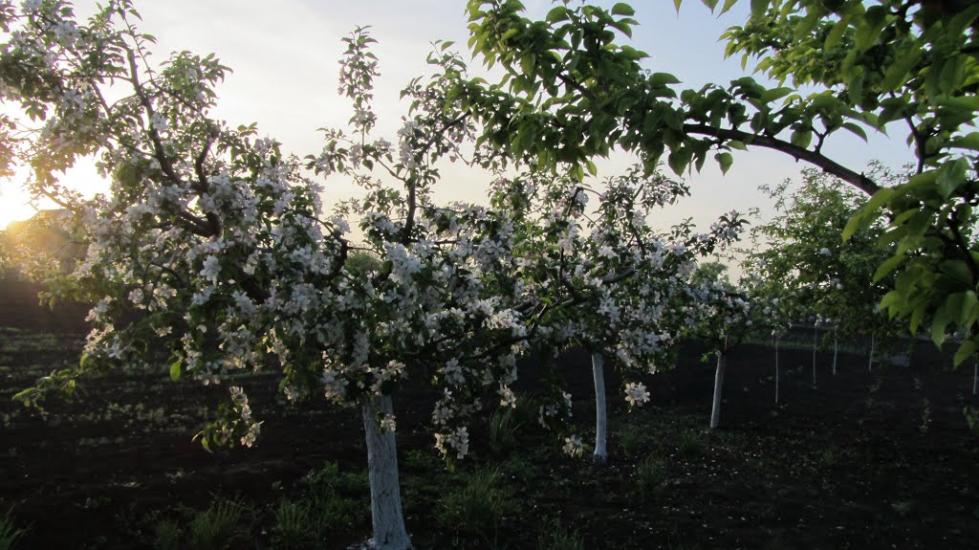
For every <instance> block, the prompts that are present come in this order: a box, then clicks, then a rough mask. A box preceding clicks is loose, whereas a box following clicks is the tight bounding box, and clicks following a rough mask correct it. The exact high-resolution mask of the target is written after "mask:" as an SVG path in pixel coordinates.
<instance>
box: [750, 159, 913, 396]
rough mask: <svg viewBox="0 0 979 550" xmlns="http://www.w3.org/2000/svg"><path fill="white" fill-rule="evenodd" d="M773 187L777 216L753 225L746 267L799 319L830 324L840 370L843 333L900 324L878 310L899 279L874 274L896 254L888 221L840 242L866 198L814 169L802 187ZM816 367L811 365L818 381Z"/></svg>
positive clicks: (804, 177) (889, 329) (892, 329)
mask: <svg viewBox="0 0 979 550" xmlns="http://www.w3.org/2000/svg"><path fill="white" fill-rule="evenodd" d="M767 190H768V192H769V194H770V196H771V197H772V199H773V200H774V203H775V209H776V212H775V216H774V217H773V218H772V219H771V220H770V221H768V222H767V223H765V224H762V225H759V226H756V227H755V228H754V236H755V237H756V242H757V247H756V249H755V251H753V252H751V253H750V254H749V255H748V256H747V257H746V259H745V268H746V270H747V271H748V272H749V273H751V275H752V276H753V277H754V278H755V279H757V280H759V281H763V282H762V283H761V284H762V285H763V286H764V287H765V288H770V289H773V290H774V289H777V291H778V292H779V293H780V294H781V295H783V296H791V297H792V298H793V300H792V302H793V303H794V304H795V305H796V307H795V308H793V309H794V312H793V313H794V316H795V320H796V321H802V320H804V319H808V320H813V319H820V320H822V321H823V324H824V325H825V327H826V328H829V329H830V333H831V334H832V338H833V340H834V364H833V372H834V373H835V370H836V367H835V363H836V357H835V346H836V338H837V333H838V332H842V334H843V335H844V336H845V337H850V338H852V337H853V336H856V335H859V334H870V335H878V333H881V332H884V333H887V334H890V335H894V334H896V332H897V327H896V326H895V324H894V323H892V322H889V321H888V319H887V318H886V316H885V315H881V314H880V313H879V312H878V311H877V304H879V303H880V300H881V298H883V296H884V294H885V293H886V292H887V288H888V286H889V285H892V284H893V281H892V280H889V279H888V280H876V279H875V272H876V271H877V268H878V266H880V265H881V263H883V262H884V261H885V260H886V259H887V258H888V257H889V256H890V254H891V252H890V251H889V250H888V249H887V248H886V247H883V246H881V244H880V240H881V235H882V234H883V232H884V224H883V223H876V224H872V225H868V226H866V227H864V228H862V229H861V230H860V231H858V232H856V233H854V235H853V236H851V237H850V239H849V240H847V241H845V242H844V241H843V240H841V239H840V234H841V233H842V231H843V230H844V228H845V227H846V225H847V223H848V222H849V220H850V219H851V218H852V217H853V216H854V215H855V213H856V212H857V211H858V209H859V208H860V207H861V206H862V205H863V204H864V203H865V202H866V199H865V197H863V196H861V195H860V194H858V193H857V192H855V191H852V190H851V189H849V188H847V187H846V186H845V184H843V183H842V182H840V181H839V180H836V179H835V178H832V177H831V176H828V175H826V174H824V173H820V172H817V171H815V170H812V169H806V170H803V172H802V181H801V185H800V186H799V187H797V188H794V187H793V185H792V182H791V181H785V182H783V183H782V184H780V185H777V186H774V187H768V188H767ZM814 344H815V343H814ZM813 353H814V354H815V347H814V350H813ZM814 357H815V355H814ZM815 369H816V366H815V364H813V384H815V377H816V375H815Z"/></svg>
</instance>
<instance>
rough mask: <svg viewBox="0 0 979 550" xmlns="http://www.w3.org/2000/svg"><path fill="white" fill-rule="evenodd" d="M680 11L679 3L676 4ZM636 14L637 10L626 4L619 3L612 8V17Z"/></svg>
mask: <svg viewBox="0 0 979 550" xmlns="http://www.w3.org/2000/svg"><path fill="white" fill-rule="evenodd" d="M674 4H676V5H677V9H679V2H674ZM635 14H636V10H634V9H632V6H630V5H629V4H626V3H625V2H619V3H618V4H616V5H614V6H612V15H624V16H626V17H632V16H633V15H635Z"/></svg>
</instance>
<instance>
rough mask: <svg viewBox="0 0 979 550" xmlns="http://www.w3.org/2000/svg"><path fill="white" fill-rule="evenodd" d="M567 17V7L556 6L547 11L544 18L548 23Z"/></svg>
mask: <svg viewBox="0 0 979 550" xmlns="http://www.w3.org/2000/svg"><path fill="white" fill-rule="evenodd" d="M567 18H568V8H566V7H564V6H557V7H555V8H552V9H551V11H549V12H547V17H545V18H544V20H545V21H547V22H548V23H557V22H558V21H564V20H565V19H567Z"/></svg>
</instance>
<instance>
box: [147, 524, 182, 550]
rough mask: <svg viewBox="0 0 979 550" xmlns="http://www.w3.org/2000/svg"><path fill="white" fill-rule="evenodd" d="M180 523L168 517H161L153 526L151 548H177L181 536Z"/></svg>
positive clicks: (171, 549) (156, 549)
mask: <svg viewBox="0 0 979 550" xmlns="http://www.w3.org/2000/svg"><path fill="white" fill-rule="evenodd" d="M181 535H182V533H181V530H180V525H178V524H177V522H175V521H173V520H170V519H163V520H160V521H159V522H157V523H156V525H154V526H153V548H154V549H155V550H179V549H180V538H181Z"/></svg>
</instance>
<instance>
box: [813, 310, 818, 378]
mask: <svg viewBox="0 0 979 550" xmlns="http://www.w3.org/2000/svg"><path fill="white" fill-rule="evenodd" d="M818 340H819V329H817V328H816V326H815V325H813V327H812V386H813V387H814V388H815V387H816V347H817V341H818Z"/></svg>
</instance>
